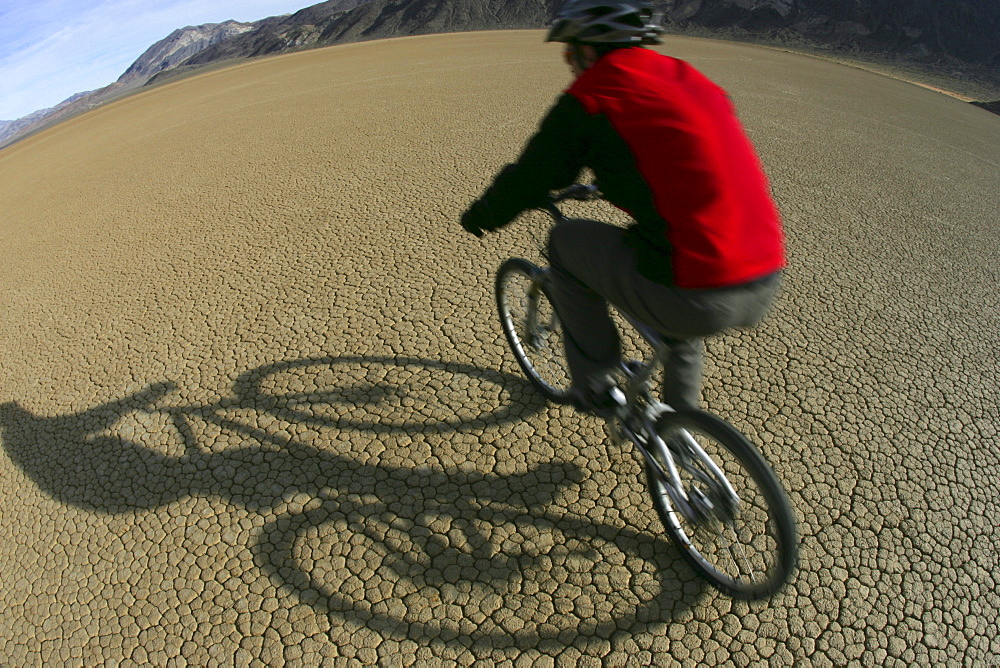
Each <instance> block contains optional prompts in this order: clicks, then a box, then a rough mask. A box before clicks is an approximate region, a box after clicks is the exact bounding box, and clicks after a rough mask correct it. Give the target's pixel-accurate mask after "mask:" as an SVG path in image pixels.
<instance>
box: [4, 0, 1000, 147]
mask: <svg viewBox="0 0 1000 668" xmlns="http://www.w3.org/2000/svg"><path fill="white" fill-rule="evenodd" d="M562 4H563V0H328V1H327V2H321V3H319V4H316V5H312V6H310V7H306V8H304V9H302V10H300V11H298V12H295V13H294V14H288V15H284V16H275V17H271V18H267V19H263V20H261V21H257V22H255V23H237V22H235V21H226V22H224V23H213V24H206V25H201V26H189V27H187V28H182V29H180V30H176V31H174V32H173V33H171V34H170V35H168V36H167V37H166V38H164V39H163V40H160V41H159V42H157V43H156V44H154V45H152V46H151V47H150V48H149V49H148V50H147V51H146V52H145V53H143V55H142V56H140V57H139V58H138V59H137V60H136V61H135V63H133V64H132V65H131V66H130V67H129V68H128V69H127V70H126V71H125V72H124V73H123V74H122V76H121V77H120V78H119V79H118V81H116V82H115V83H113V84H111V85H110V86H107V87H105V88H101V89H98V90H96V91H90V92H88V93H81V94H79V95H76V96H74V97H73V98H70V99H69V100H66V101H65V102H63V103H61V104H60V105H57V106H56V107H53V108H52V109H48V110H43V111H39V112H36V113H34V114H31V115H30V116H26V117H25V118H22V119H18V120H17V121H8V122H0V146H3V145H6V144H9V143H11V142H13V141H16V140H17V139H19V138H22V137H24V136H27V135H28V134H30V133H32V132H37V131H38V130H39V129H41V128H44V127H47V126H48V125H51V124H53V123H55V122H58V121H59V120H62V119H64V118H67V117H69V116H71V115H74V114H77V113H80V112H82V111H86V110H87V109H90V108H92V107H94V106H97V105H99V104H102V103H104V102H106V101H108V100H110V99H114V98H115V97H119V96H121V95H123V94H125V93H127V92H128V91H130V90H133V89H135V88H136V87H138V86H141V85H144V84H146V83H150V82H156V81H158V80H159V78H160V77H161V76H163V75H169V74H170V73H173V72H177V71H190V70H193V69H197V68H199V67H202V66H205V65H208V64H212V63H219V62H223V61H231V60H234V59H242V58H254V57H258V56H264V55H270V54H276V53H282V52H287V51H293V50H299V49H306V48H313V47H318V46H326V45H330V44H339V43H344V42H357V41H363V40H372V39H380V38H386V37H398V36H404V35H420V34H428V33H442V32H456V31H469V30H498V29H513V28H541V27H543V26H545V25H547V24H548V23H549V22H550V21H551V18H552V16H553V14H554V12H555V11H556V10H557V9H558V8H559V7H560V6H562ZM653 5H654V6H655V8H656V9H657V11H658V12H659V15H660V16H661V20H662V22H663V24H664V25H665V27H666V28H667V30H668V31H673V32H676V31H685V30H698V31H700V32H701V34H715V35H719V36H725V37H733V36H736V37H740V38H746V39H758V40H764V41H768V40H771V41H774V40H777V41H782V40H784V41H786V42H790V43H792V44H799V45H814V46H823V47H829V48H840V49H849V50H850V51H851V52H852V53H855V54H863V53H889V54H897V55H902V56H905V57H908V58H910V59H915V60H917V61H920V60H923V61H927V62H931V61H935V60H941V59H944V60H950V61H952V62H956V63H966V64H971V65H973V66H977V67H981V68H983V69H988V70H991V71H997V68H1000V1H998V0H852V1H851V2H847V1H846V0H656V1H654V2H653ZM997 78H998V80H1000V77H997ZM987 108H988V107H987Z"/></svg>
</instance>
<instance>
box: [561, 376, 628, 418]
mask: <svg viewBox="0 0 1000 668" xmlns="http://www.w3.org/2000/svg"><path fill="white" fill-rule="evenodd" d="M570 397H571V400H572V403H573V406H574V408H576V409H577V410H578V411H580V412H581V413H587V414H588V415H596V416H597V417H600V418H604V419H605V420H610V419H611V418H613V417H615V416H617V415H620V414H621V412H622V410H623V409H624V407H625V394H624V393H623V392H622V391H621V389H620V388H619V387H618V383H617V382H615V379H614V377H612V376H605V377H601V378H597V379H594V380H592V381H591V382H590V383H589V384H588V386H587V387H584V388H578V387H574V388H573V390H572V391H571V393H570Z"/></svg>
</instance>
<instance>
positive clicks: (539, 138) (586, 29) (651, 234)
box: [462, 0, 785, 416]
mask: <svg viewBox="0 0 1000 668" xmlns="http://www.w3.org/2000/svg"><path fill="white" fill-rule="evenodd" d="M660 32H662V29H661V28H660V27H659V26H658V25H655V24H654V22H653V20H652V13H651V10H650V8H649V5H648V3H646V2H636V1H630V2H608V1H606V0H605V1H604V2H601V1H599V0H598V1H595V0H571V1H570V2H567V3H566V4H565V5H564V6H563V7H562V9H561V10H560V11H559V13H558V14H557V15H556V17H555V20H554V22H553V24H552V26H551V29H550V31H549V33H548V37H547V39H546V41H554V42H564V43H565V44H566V47H565V59H566V62H567V63H568V64H569V65H570V67H571V68H572V70H573V74H574V80H573V82H572V84H571V85H570V87H569V88H568V89H567V90H566V91H565V92H564V93H563V94H562V95H561V96H560V97H559V98H558V99H557V101H556V103H555V105H554V106H553V107H552V108H551V110H550V111H549V112H548V114H547V115H546V116H545V118H544V119H543V120H542V122H541V125H540V127H539V129H538V131H537V133H536V134H535V135H534V136H533V137H532V138H531V139H530V140H529V141H528V143H527V145H526V146H525V148H524V149H523V152H522V153H521V155H520V157H519V158H518V160H517V162H516V163H514V164H511V165H507V166H506V167H504V168H503V169H502V170H501V171H500V173H499V174H498V175H497V176H496V178H495V180H494V182H493V184H492V185H491V186H490V187H489V188H488V189H487V190H486V192H485V193H484V194H483V196H482V197H481V198H480V199H478V200H477V201H475V202H474V203H473V204H472V205H471V206H470V207H469V209H468V211H466V212H465V213H464V214H463V216H462V226H463V228H464V229H465V230H467V231H469V232H471V233H473V234H475V235H476V236H482V234H483V232H484V231H490V230H495V229H498V228H500V227H503V226H504V225H506V224H508V223H509V222H511V221H512V220H513V219H514V218H515V217H516V216H517V215H518V214H519V213H520V212H522V211H523V210H525V209H529V208H536V207H539V206H542V205H543V204H544V203H545V201H546V197H547V195H548V193H549V191H551V190H557V189H561V188H565V187H567V186H569V185H571V184H572V183H573V182H575V181H576V179H577V178H578V176H579V174H580V172H581V170H582V169H583V168H585V167H586V168H590V170H591V171H592V172H593V174H594V176H595V179H596V181H597V183H599V184H600V188H601V191H602V193H603V195H604V197H605V198H606V199H607V200H608V201H609V202H611V203H612V204H613V205H615V206H617V207H618V208H620V209H622V210H624V211H625V212H627V213H628V214H629V215H630V216H631V217H632V218H633V219H634V221H635V222H634V224H632V225H631V226H630V227H628V228H627V229H626V228H621V227H617V226H613V225H608V224H604V223H600V222H596V221H592V220H571V221H569V222H567V223H564V224H561V225H557V226H556V227H555V228H553V230H552V231H551V234H550V236H549V241H548V248H547V254H548V257H549V261H550V263H551V266H552V273H551V285H552V287H553V298H554V302H555V307H556V310H557V312H558V314H559V317H560V320H561V322H562V325H563V331H564V339H565V347H566V356H567V361H568V363H569V369H570V375H571V377H572V383H573V390H572V397H573V398H574V403H575V404H576V405H577V407H578V408H580V409H582V410H586V411H589V412H594V413H597V414H600V415H605V416H606V415H607V414H609V413H610V411H611V409H612V405H611V404H610V403H609V402H610V401H611V399H610V394H609V392H608V391H609V390H610V386H611V382H612V381H611V378H612V376H611V374H612V373H613V371H614V370H615V369H617V368H618V365H619V364H620V358H621V343H620V339H619V336H618V332H617V330H616V328H615V326H614V323H613V321H612V320H611V318H610V316H609V313H608V308H607V302H611V303H613V304H615V305H616V306H617V307H619V308H622V309H624V310H625V311H627V312H628V313H630V314H632V315H633V316H634V317H637V318H638V319H639V320H641V321H643V322H645V323H646V324H648V325H650V326H652V327H654V328H655V329H656V330H657V331H659V332H660V333H661V334H663V335H664V336H665V337H666V339H667V340H668V341H669V342H670V356H669V358H668V360H667V363H666V366H665V369H664V387H663V400H664V401H665V402H666V403H668V404H669V405H671V406H672V407H673V408H675V409H678V410H680V409H689V408H697V407H698V404H699V394H700V388H701V360H702V355H703V344H702V338H703V337H705V336H708V335H711V334H716V333H719V332H721V331H723V330H726V329H728V328H731V327H747V326H751V325H754V324H756V323H758V322H759V321H760V320H761V319H762V318H763V317H764V315H765V313H766V311H767V309H768V307H769V305H770V303H771V301H772V299H773V298H774V295H775V292H776V291H777V289H778V284H779V281H780V273H781V270H782V269H783V268H784V266H785V254H784V239H783V232H782V225H781V220H780V217H779V214H778V211H777V208H776V206H775V204H774V202H773V201H772V199H771V196H770V191H769V186H768V182H767V178H766V176H765V175H764V172H763V169H762V167H761V164H760V161H759V160H758V158H757V155H756V152H755V150H754V148H753V146H752V145H751V143H750V141H749V139H748V138H747V136H746V134H745V132H744V130H743V128H742V126H741V124H740V122H739V120H738V119H737V117H736V114H735V111H734V109H733V106H732V104H731V102H730V100H729V98H728V96H727V94H726V92H725V91H724V90H722V89H721V88H720V87H718V86H717V85H716V84H714V83H713V82H711V81H710V80H709V79H708V78H706V77H705V76H704V75H702V74H701V73H700V72H698V71H697V70H695V69H694V68H693V67H692V66H691V65H689V64H688V63H686V62H684V61H681V60H677V59H674V58H670V57H668V56H665V55H661V54H659V53H656V52H654V51H652V50H650V49H647V48H645V46H644V45H649V44H657V43H659V42H660V39H659V33H660Z"/></svg>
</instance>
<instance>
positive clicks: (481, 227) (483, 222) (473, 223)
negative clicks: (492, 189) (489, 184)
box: [462, 199, 493, 237]
mask: <svg viewBox="0 0 1000 668" xmlns="http://www.w3.org/2000/svg"><path fill="white" fill-rule="evenodd" d="M492 218H493V217H492V216H491V215H490V207H489V205H488V204H487V203H486V202H485V200H481V199H477V200H476V201H475V202H473V203H472V206H470V207H469V210H468V211H466V212H465V213H463V214H462V229H464V230H465V231H466V232H470V233H472V234H475V235H476V236H477V237H482V236H483V232H485V231H487V230H491V229H493V227H492V222H493V221H492Z"/></svg>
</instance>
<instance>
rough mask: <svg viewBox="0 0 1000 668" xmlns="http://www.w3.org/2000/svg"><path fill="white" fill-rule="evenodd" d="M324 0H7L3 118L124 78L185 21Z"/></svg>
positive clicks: (238, 16) (2, 15)
mask: <svg viewBox="0 0 1000 668" xmlns="http://www.w3.org/2000/svg"><path fill="white" fill-rule="evenodd" d="M320 1H321V0H0V120H5V121H10V120H15V119H17V118H20V117H22V116H26V115H28V114H30V113H31V112H33V111H38V110H39V109H45V108H47V107H52V106H54V105H56V104H58V103H60V102H62V101H63V100H65V99H66V98H68V97H70V96H71V95H74V94H75V93H82V92H84V91H88V90H93V89H95V88H101V87H102V86H106V85H108V84H110V83H112V82H114V81H115V80H117V79H118V77H119V76H121V74H122V73H123V72H124V71H125V70H126V69H128V66H129V65H131V64H132V63H133V62H134V61H135V59H136V58H138V57H139V56H140V55H142V53H143V51H145V50H146V49H147V48H149V47H150V46H151V45H152V44H153V43H155V42H158V41H160V40H161V39H163V38H164V37H166V36H167V35H169V34H170V33H171V32H173V31H174V30H175V29H177V28H183V27H185V26H189V25H200V24H202V23H220V22H222V21H225V20H227V19H234V20H237V21H255V20H257V19H262V18H265V17H268V16H275V15H277V14H288V13H291V12H294V11H297V10H299V9H302V8H303V7H308V6H310V5H313V4H316V3H317V2H320Z"/></svg>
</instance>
